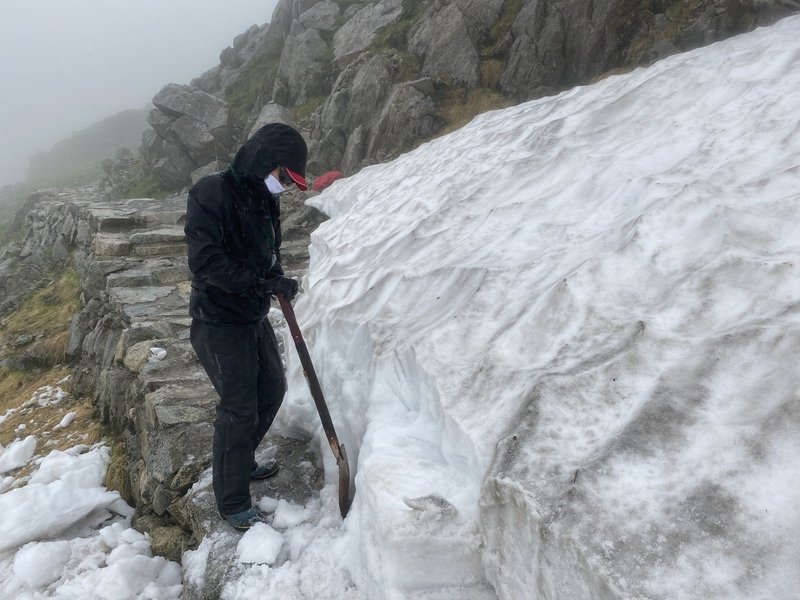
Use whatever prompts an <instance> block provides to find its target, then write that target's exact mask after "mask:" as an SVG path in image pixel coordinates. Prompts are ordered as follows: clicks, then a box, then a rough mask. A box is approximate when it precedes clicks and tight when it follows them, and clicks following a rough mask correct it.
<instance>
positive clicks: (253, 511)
mask: <svg viewBox="0 0 800 600" xmlns="http://www.w3.org/2000/svg"><path fill="white" fill-rule="evenodd" d="M222 517H223V518H224V519H225V520H226V521H227V522H228V523H230V524H231V527H233V528H234V529H237V530H238V531H247V530H248V529H250V527H252V526H253V524H255V523H264V522H265V521H264V514H263V513H261V512H260V511H259V510H258V509H257V508H256V507H255V506H251V507H250V508H248V509H247V510H243V511H242V512H238V513H234V514H232V515H225V514H223V515H222Z"/></svg>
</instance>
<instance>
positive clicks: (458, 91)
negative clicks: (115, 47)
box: [436, 88, 513, 136]
mask: <svg viewBox="0 0 800 600" xmlns="http://www.w3.org/2000/svg"><path fill="white" fill-rule="evenodd" d="M512 104H513V102H512V101H511V100H509V99H508V98H506V97H505V96H503V95H502V94H500V93H498V92H495V91H494V90H490V89H486V88H477V89H472V90H467V89H464V88H455V89H450V90H447V91H446V92H443V93H441V94H440V95H438V97H437V98H436V107H437V112H438V115H439V117H440V118H441V119H442V121H443V122H444V126H443V127H442V129H441V130H440V131H439V132H438V135H440V136H441V135H445V134H447V133H452V132H453V131H455V130H457V129H460V128H461V127H463V126H464V125H466V124H467V123H469V122H470V121H471V120H472V119H474V118H475V117H476V116H478V115H479V114H482V113H485V112H487V111H490V110H495V109H499V108H508V107H509V106H511V105H512Z"/></svg>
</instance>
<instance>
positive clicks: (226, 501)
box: [191, 320, 259, 514]
mask: <svg viewBox="0 0 800 600" xmlns="http://www.w3.org/2000/svg"><path fill="white" fill-rule="evenodd" d="M191 342H192V347H193V348H194V349H195V352H196V353H197V356H198V358H199V359H200V363H201V364H202V365H203V368H204V369H205V371H206V373H207V374H208V376H209V379H210V380H211V383H212V385H213V386H214V388H215V389H216V391H217V394H219V397H220V399H219V403H218V404H217V417H216V419H215V421H214V445H213V466H212V475H213V486H214V496H215V498H216V501H217V507H218V509H219V511H220V512H221V513H223V514H232V513H237V512H241V511H243V510H247V509H248V508H250V506H251V500H250V470H251V466H252V463H253V455H254V451H255V447H254V446H253V439H254V437H255V432H256V429H257V425H258V395H257V393H258V373H259V366H258V365H259V359H258V352H259V350H258V346H259V344H258V326H257V325H252V326H244V327H220V326H215V325H208V324H207V323H202V322H201V321H197V320H194V321H193V322H192V329H191Z"/></svg>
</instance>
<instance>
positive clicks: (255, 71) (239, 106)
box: [225, 52, 280, 124]
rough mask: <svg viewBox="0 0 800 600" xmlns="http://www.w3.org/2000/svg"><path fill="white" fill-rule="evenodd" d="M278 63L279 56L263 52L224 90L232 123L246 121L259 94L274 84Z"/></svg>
mask: <svg viewBox="0 0 800 600" xmlns="http://www.w3.org/2000/svg"><path fill="white" fill-rule="evenodd" d="M279 63H280V55H279V54H277V53H269V52H265V53H263V54H261V55H260V56H258V57H256V58H254V59H253V60H251V61H250V62H248V63H247V64H246V65H245V66H244V68H243V69H242V71H241V73H240V74H239V77H237V78H236V80H235V81H233V82H232V83H231V84H230V85H228V87H226V88H225V99H226V100H227V102H228V107H229V109H230V111H231V116H232V118H233V120H234V122H236V123H239V124H243V123H244V122H245V121H246V120H247V117H248V116H249V115H250V112H251V111H252V110H253V107H254V106H255V104H256V101H257V100H258V96H259V94H261V92H262V90H264V89H266V88H267V87H268V86H269V85H271V84H272V83H274V82H275V76H276V75H277V73H278V65H279Z"/></svg>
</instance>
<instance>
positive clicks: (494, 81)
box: [481, 58, 506, 89]
mask: <svg viewBox="0 0 800 600" xmlns="http://www.w3.org/2000/svg"><path fill="white" fill-rule="evenodd" d="M505 68H506V64H505V63H504V62H503V61H502V60H497V59H495V58H492V59H489V60H484V61H483V62H481V83H482V84H483V87H486V88H490V89H498V88H499V87H500V78H501V77H502V76H503V71H504V70H505Z"/></svg>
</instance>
